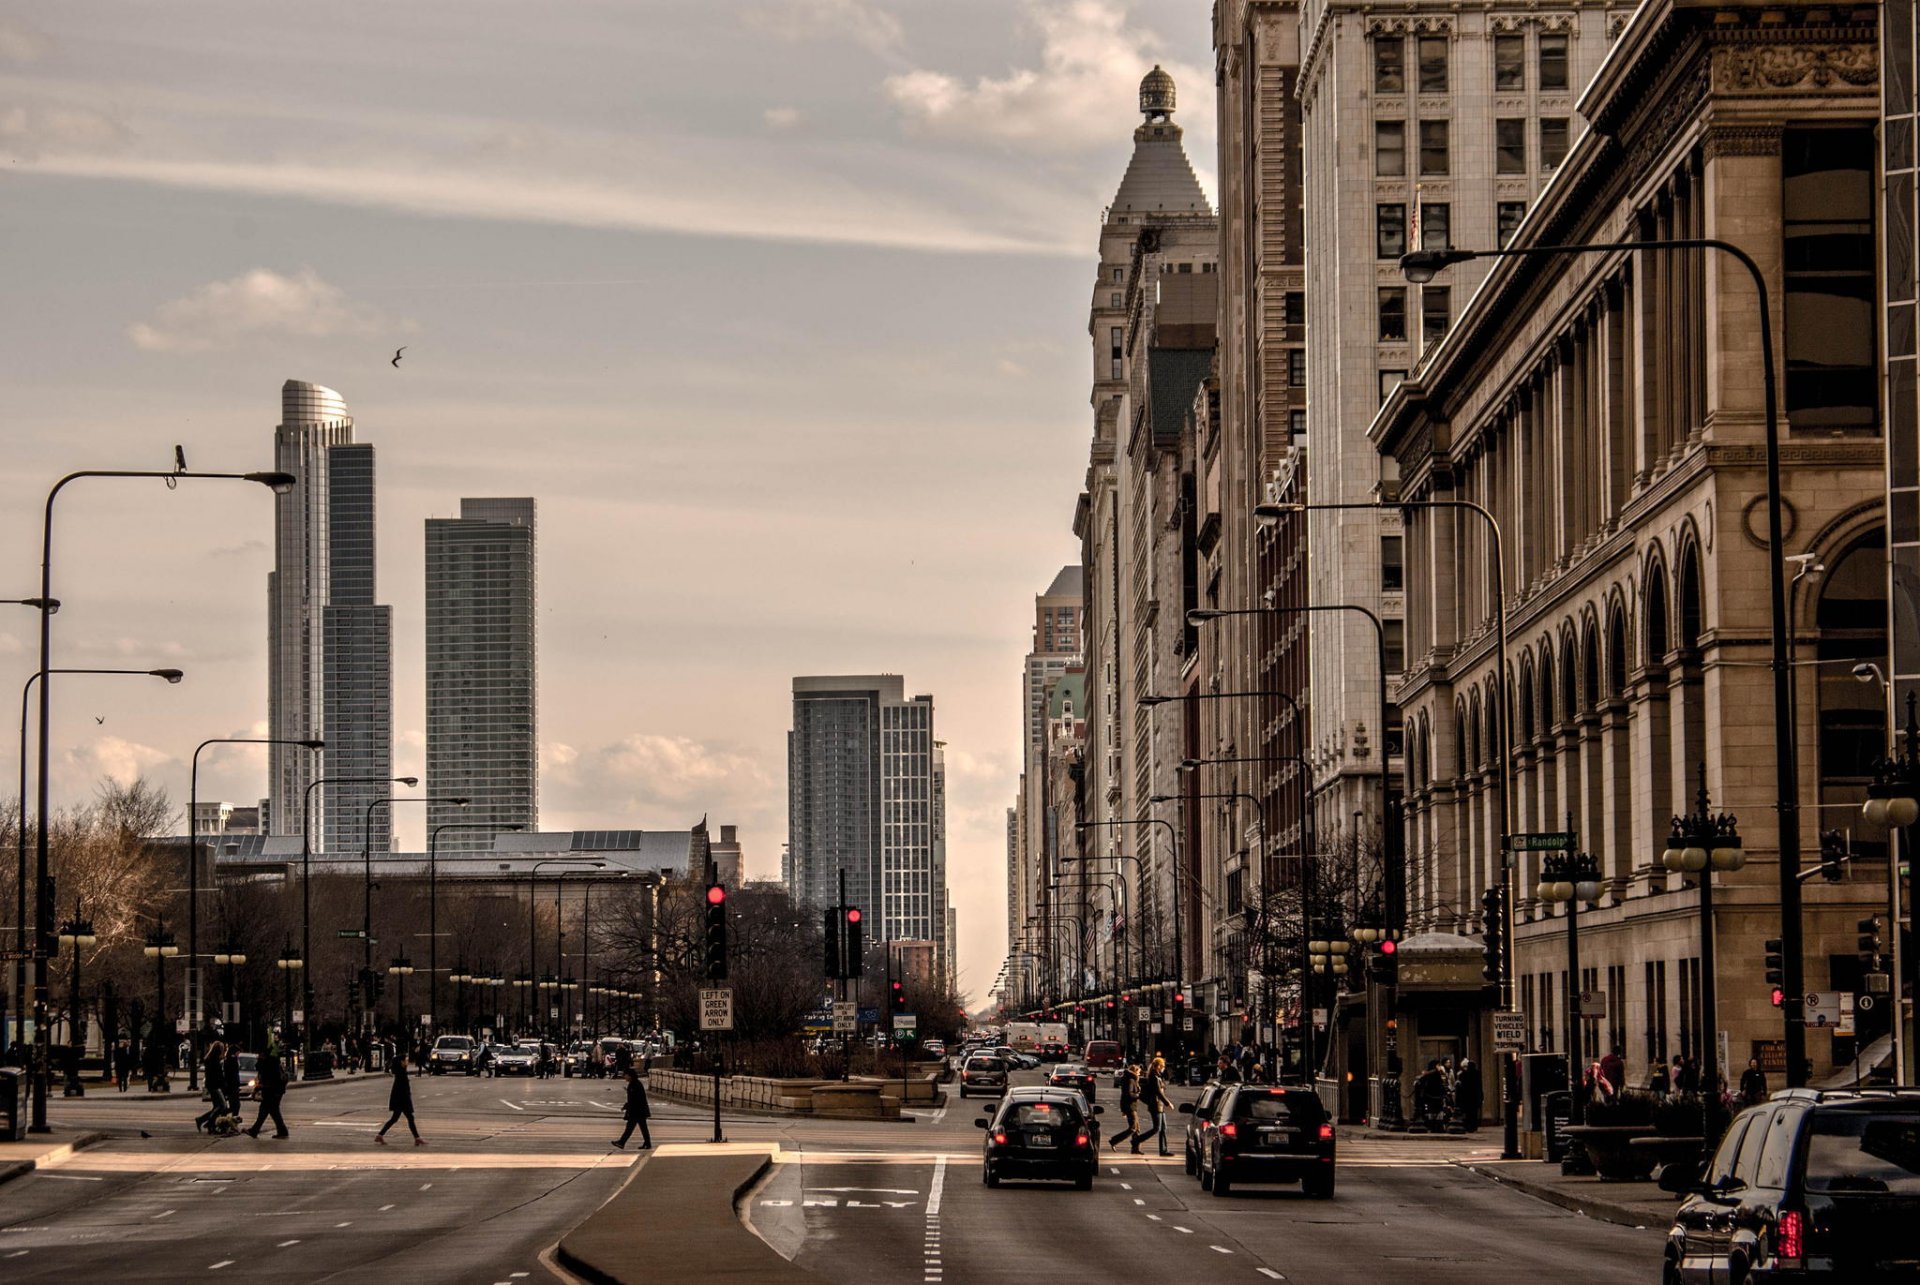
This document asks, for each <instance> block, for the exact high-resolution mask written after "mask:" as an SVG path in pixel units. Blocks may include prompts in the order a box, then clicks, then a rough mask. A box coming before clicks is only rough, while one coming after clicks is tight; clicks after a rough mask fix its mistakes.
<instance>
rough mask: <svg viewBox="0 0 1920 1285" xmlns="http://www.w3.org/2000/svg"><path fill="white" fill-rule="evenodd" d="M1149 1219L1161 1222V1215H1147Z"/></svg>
mask: <svg viewBox="0 0 1920 1285" xmlns="http://www.w3.org/2000/svg"><path fill="white" fill-rule="evenodd" d="M1147 1217H1149V1218H1151V1219H1152V1220H1153V1221H1154V1222H1159V1221H1160V1215H1159V1214H1148V1215H1147Z"/></svg>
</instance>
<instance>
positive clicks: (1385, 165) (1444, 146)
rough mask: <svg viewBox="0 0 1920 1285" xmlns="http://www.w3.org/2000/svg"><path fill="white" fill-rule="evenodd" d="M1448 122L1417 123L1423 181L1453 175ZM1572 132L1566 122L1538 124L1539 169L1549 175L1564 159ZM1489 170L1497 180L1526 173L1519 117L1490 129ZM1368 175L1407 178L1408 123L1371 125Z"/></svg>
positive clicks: (1524, 126) (1523, 134) (1550, 120)
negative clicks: (1490, 169)
mask: <svg viewBox="0 0 1920 1285" xmlns="http://www.w3.org/2000/svg"><path fill="white" fill-rule="evenodd" d="M1450 125H1451V122H1449V121H1444V120H1423V121H1420V122H1418V127H1417V131H1416V132H1417V145H1418V147H1419V149H1420V156H1419V174H1420V177H1422V178H1434V177H1440V176H1444V175H1447V174H1451V173H1452V172H1453V148H1452V139H1451V129H1450ZM1571 138H1572V130H1571V126H1570V123H1569V121H1568V119H1567V117H1565V116H1543V117H1541V118H1540V130H1539V142H1540V168H1541V169H1542V170H1551V169H1556V168H1558V167H1559V165H1560V162H1562V161H1564V160H1566V159H1567V148H1568V146H1569V144H1570V142H1571ZM1493 162H1494V163H1493V168H1494V172H1495V173H1496V174H1525V173H1526V172H1527V121H1526V118H1525V117H1523V116H1509V117H1502V118H1500V119H1499V120H1496V121H1494V123H1493ZM1373 172H1374V174H1375V176H1377V177H1379V178H1405V177H1407V123H1406V122H1405V121H1403V120H1381V121H1375V122H1374V123H1373Z"/></svg>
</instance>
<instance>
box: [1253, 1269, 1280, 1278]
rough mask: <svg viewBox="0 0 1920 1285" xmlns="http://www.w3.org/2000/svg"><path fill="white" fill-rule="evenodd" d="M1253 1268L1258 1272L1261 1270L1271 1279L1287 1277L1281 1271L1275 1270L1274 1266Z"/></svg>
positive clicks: (1261, 1272)
mask: <svg viewBox="0 0 1920 1285" xmlns="http://www.w3.org/2000/svg"><path fill="white" fill-rule="evenodd" d="M1253 1270H1254V1271H1256V1272H1259V1273H1260V1274H1261V1275H1262V1276H1264V1277H1266V1278H1267V1279H1268V1280H1270V1281H1283V1280H1285V1279H1287V1278H1286V1277H1284V1276H1282V1275H1281V1274H1280V1273H1279V1272H1276V1271H1274V1270H1273V1268H1271V1267H1256V1268H1254V1269H1253Z"/></svg>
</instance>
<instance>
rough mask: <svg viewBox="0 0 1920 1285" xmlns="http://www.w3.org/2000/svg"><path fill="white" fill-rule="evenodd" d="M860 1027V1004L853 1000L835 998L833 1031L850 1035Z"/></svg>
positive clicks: (836, 1033)
mask: <svg viewBox="0 0 1920 1285" xmlns="http://www.w3.org/2000/svg"><path fill="white" fill-rule="evenodd" d="M859 1029H860V1005H859V1004H858V1003H856V1002H855V1001H853V1000H850V999H843V1000H835V1001H834V1004H833V1033H834V1034H835V1035H851V1034H853V1033H854V1032H855V1031H857V1030H859Z"/></svg>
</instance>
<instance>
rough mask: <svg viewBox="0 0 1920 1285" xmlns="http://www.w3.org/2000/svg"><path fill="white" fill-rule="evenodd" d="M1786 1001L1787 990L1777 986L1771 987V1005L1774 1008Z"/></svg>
mask: <svg viewBox="0 0 1920 1285" xmlns="http://www.w3.org/2000/svg"><path fill="white" fill-rule="evenodd" d="M1786 1002H1787V992H1786V991H1785V990H1784V989H1783V988H1781V987H1779V986H1776V987H1774V988H1773V1006H1774V1007H1775V1008H1779V1007H1780V1006H1781V1005H1782V1004H1785V1003H1786Z"/></svg>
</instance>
